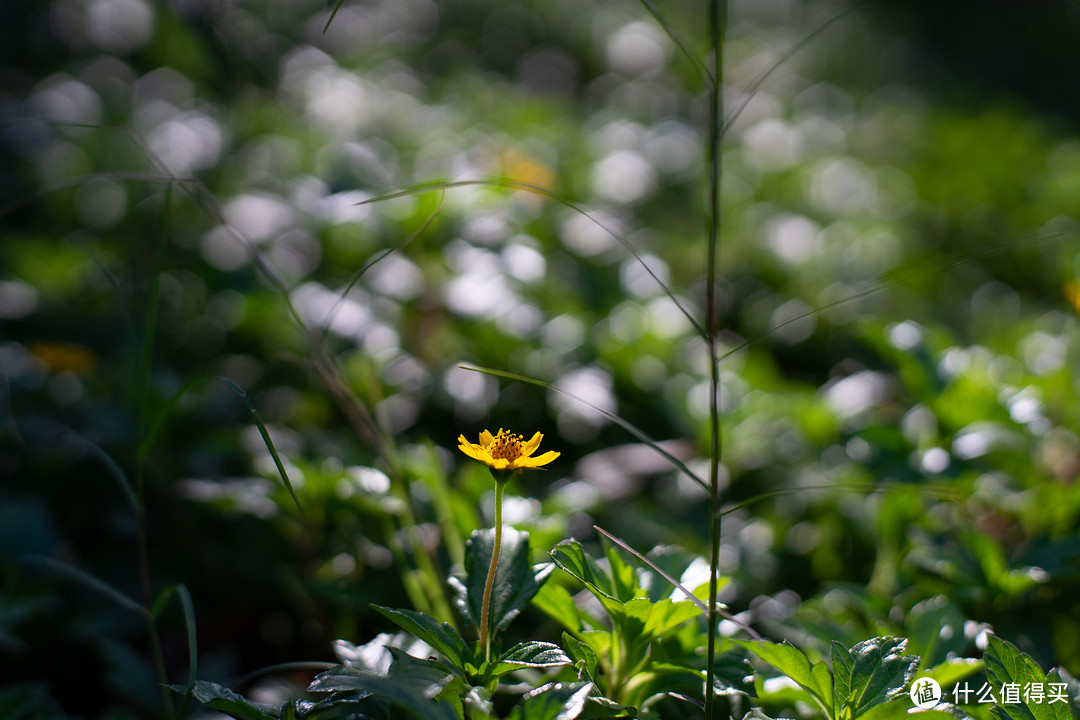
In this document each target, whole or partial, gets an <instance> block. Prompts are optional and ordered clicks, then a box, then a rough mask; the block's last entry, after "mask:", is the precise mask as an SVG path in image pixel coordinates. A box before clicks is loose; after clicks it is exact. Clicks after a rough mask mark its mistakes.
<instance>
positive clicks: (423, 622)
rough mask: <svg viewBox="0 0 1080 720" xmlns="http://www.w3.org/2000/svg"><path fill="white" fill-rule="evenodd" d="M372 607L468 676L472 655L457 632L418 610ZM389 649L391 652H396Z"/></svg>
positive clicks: (463, 674)
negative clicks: (440, 654)
mask: <svg viewBox="0 0 1080 720" xmlns="http://www.w3.org/2000/svg"><path fill="white" fill-rule="evenodd" d="M372 607H373V608H375V609H376V610H378V611H379V612H380V613H382V614H383V615H385V616H386V617H388V618H389V619H390V620H393V621H394V622H395V623H397V624H398V625H399V626H400V627H401V628H402V629H404V630H408V631H409V632H411V633H412V634H413V635H415V636H416V637H418V638H420V639H421V640H423V641H424V642H426V643H427V644H428V645H430V646H431V647H433V648H435V649H436V650H438V651H439V652H440V653H442V654H443V656H445V657H446V659H447V660H449V661H450V664H451V665H453V667H454V668H455V670H457V671H458V672H459V673H460V674H461V675H462V676H466V675H468V670H467V667H468V666H469V665H470V664H471V663H472V653H471V652H470V651H469V647H468V646H467V645H466V644H465V641H464V640H463V639H462V638H461V636H460V635H458V632H457V630H455V629H454V628H452V627H450V626H449V625H447V624H446V623H441V622H439V621H438V620H436V619H435V618H433V617H431V616H430V615H426V614H424V613H422V612H418V611H416V610H395V609H394V608H386V607H381V606H379V605H372ZM389 649H390V650H391V652H392V651H393V650H394V648H389Z"/></svg>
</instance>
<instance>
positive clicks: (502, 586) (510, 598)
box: [450, 527, 555, 631]
mask: <svg viewBox="0 0 1080 720" xmlns="http://www.w3.org/2000/svg"><path fill="white" fill-rule="evenodd" d="M494 546H495V531H494V529H492V528H487V529H484V530H476V531H474V532H473V534H472V536H471V537H469V540H468V542H466V543H465V578H464V580H462V579H460V578H451V579H450V586H451V588H452V589H453V590H454V604H455V606H456V607H457V609H458V612H459V613H460V614H461V617H462V619H463V620H465V622H468V623H472V624H474V625H479V624H480V613H481V610H482V608H483V603H484V586H485V585H486V583H487V573H488V567H489V566H490V565H491V555H492V551H493V550H494ZM554 569H555V568H554V567H553V566H551V565H550V564H543V565H538V566H536V567H533V565H532V548H531V547H530V545H529V533H527V532H523V531H519V530H514V529H513V528H510V527H504V528H503V531H502V545H501V547H500V550H499V566H498V569H497V570H496V572H495V583H494V585H492V590H491V607H490V612H491V617H490V623H491V627H492V628H493V629H494V630H496V631H497V630H502V629H505V628H506V626H507V625H509V624H510V621H512V620H513V619H514V618H515V617H517V615H518V613H520V612H521V611H522V610H523V609H524V608H525V607H526V606H527V605H528V604H529V603H530V602H531V601H532V599H533V597H535V595H536V593H537V592H539V590H540V588H541V586H542V585H543V584H544V581H546V580H547V578H548V577H549V576H550V575H551V573H552V572H553V571H554Z"/></svg>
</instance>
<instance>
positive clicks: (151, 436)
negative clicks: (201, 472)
mask: <svg viewBox="0 0 1080 720" xmlns="http://www.w3.org/2000/svg"><path fill="white" fill-rule="evenodd" d="M210 380H217V381H218V382H220V383H222V384H224V385H225V386H226V387H227V388H229V389H230V390H232V391H233V392H234V393H236V395H237V397H239V398H240V400H241V401H242V402H243V403H244V405H245V406H246V407H247V409H248V413H250V414H251V419H252V420H253V421H254V422H255V426H256V427H258V428H259V435H261V436H262V439H263V443H264V444H265V445H266V449H267V450H268V451H269V452H270V457H272V458H273V459H274V466H275V467H276V468H277V471H278V475H279V476H280V477H281V482H282V484H283V485H284V486H285V488H286V489H287V490H288V491H289V495H291V496H292V499H293V502H294V503H296V508H297V510H299V511H300V512H301V513H303V512H304V508H303V507H302V506H301V505H300V498H299V497H297V495H296V490H294V489H293V485H292V482H291V481H290V480H289V473H287V472H286V471H285V465H284V464H283V463H282V462H281V456H279V455H278V451H277V448H275V447H274V441H273V440H271V439H270V433H269V432H268V431H267V430H266V425H265V424H264V423H263V421H262V417H261V416H260V415H259V411H258V410H256V409H255V403H253V402H252V400H251V396H250V395H248V394H247V392H245V391H244V389H243V388H242V387H240V386H239V385H237V384H236V383H235V382H233V381H232V380H230V379H229V378H227V377H224V376H221V375H208V376H206V377H201V378H196V379H195V380H192V381H191V382H189V383H188V384H187V385H185V386H184V387H183V388H181V389H180V391H179V392H177V393H176V394H175V395H173V396H172V398H170V399H169V402H168V403H166V405H165V407H164V408H163V409H162V411H161V413H159V415H158V418H157V420H156V421H155V422H154V424H153V426H151V429H150V432H149V433H147V435H146V439H145V440H143V442H142V445H140V446H139V454H138V457H139V460H140V461H141V460H144V459H145V458H146V456H147V455H148V454H149V453H150V448H152V447H153V445H154V442H155V441H156V440H157V437H158V435H159V434H160V433H161V430H162V427H163V425H164V423H165V420H166V418H167V417H168V415H169V413H170V411H172V409H173V408H174V407H175V406H176V403H177V402H179V400H180V398H182V397H183V396H184V395H186V394H187V392H188V391H189V390H191V389H192V388H194V387H196V386H197V385H201V384H203V383H204V382H207V381H210Z"/></svg>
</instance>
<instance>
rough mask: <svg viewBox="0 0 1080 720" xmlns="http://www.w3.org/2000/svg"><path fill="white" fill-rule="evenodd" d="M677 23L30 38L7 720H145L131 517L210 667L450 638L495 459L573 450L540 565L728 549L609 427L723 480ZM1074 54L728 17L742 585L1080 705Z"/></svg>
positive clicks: (528, 515) (730, 307)
mask: <svg viewBox="0 0 1080 720" xmlns="http://www.w3.org/2000/svg"><path fill="white" fill-rule="evenodd" d="M649 5H650V6H651V7H652V8H654V9H655V10H656V12H657V13H658V14H659V16H660V17H661V18H662V23H660V22H657V20H656V18H654V17H653V15H652V14H651V13H650V12H649V10H648V8H647V7H646V6H645V5H643V4H642V3H639V2H635V1H633V0H585V1H584V2H583V1H581V0H576V1H575V2H569V1H568V0H520V1H517V0H515V1H513V2H511V1H508V0H439V1H438V2H436V1H435V0H345V2H344V3H343V4H342V5H341V6H340V8H339V9H338V10H337V12H336V14H333V11H334V7H333V6H332V5H331V4H328V3H327V2H325V1H324V0H168V1H164V0H53V1H51V2H47V1H45V0H38V1H34V0H13V1H9V2H5V3H4V4H3V6H2V7H0V238H2V242H0V408H2V409H0V548H2V552H0V572H2V574H3V577H4V582H3V589H2V590H0V667H2V673H3V676H4V678H5V682H6V683H7V688H6V689H4V690H3V691H0V697H3V698H6V699H7V700H8V701H10V703H24V704H23V705H18V704H10V705H9V706H11V707H37V708H39V711H40V712H41V713H42V715H41V716H42V717H57V718H62V717H68V716H72V717H76V716H82V717H91V716H93V717H98V716H104V715H107V716H109V717H118V718H120V717H123V718H127V717H144V716H151V715H153V714H154V713H155V712H156V708H157V707H158V703H159V701H160V697H159V694H158V690H157V688H156V682H157V681H156V678H155V675H154V670H153V664H152V662H151V659H150V651H149V649H148V648H149V645H148V640H147V636H146V625H145V623H144V622H143V620H142V619H141V618H140V617H139V616H138V613H135V612H132V611H131V610H130V608H128V607H125V606H124V605H123V603H119V602H116V600H115V598H113V597H111V596H110V595H109V593H107V592H102V591H101V589H100V587H95V586H94V585H93V582H92V581H91V578H92V579H96V581H99V582H101V583H104V584H107V586H108V587H110V588H112V589H114V590H115V591H117V592H119V593H121V594H123V595H124V596H126V597H128V598H131V599H134V601H135V602H138V603H142V602H144V590H143V587H142V580H143V576H142V574H141V571H140V561H139V551H138V548H139V545H140V542H141V541H140V536H141V531H140V521H139V518H140V516H141V517H142V518H144V519H145V523H144V526H145V537H146V540H147V548H148V553H147V555H148V558H149V562H148V568H149V575H148V576H147V577H148V579H149V583H150V587H151V590H152V592H151V596H150V597H151V598H157V597H158V596H159V593H160V592H161V591H162V590H163V589H165V588H168V587H170V586H173V585H176V584H180V583H182V584H184V585H185V586H186V587H187V589H188V590H189V591H190V594H191V597H192V599H193V604H194V608H195V615H196V617H197V623H198V641H199V645H198V648H199V676H200V678H203V679H208V680H214V681H217V682H232V681H233V680H235V679H236V678H238V677H240V676H243V675H245V674H246V673H249V672H252V671H255V670H258V669H259V668H263V667H267V666H270V665H274V664H275V663H282V662H288V661H296V660H331V659H332V658H333V655H332V649H331V646H332V641H333V640H334V639H336V638H344V639H346V640H349V641H351V642H354V643H363V642H367V641H368V640H370V639H371V638H372V637H374V636H375V634H376V633H378V632H380V631H384V630H387V629H388V628H387V626H386V622H385V621H384V620H382V619H379V618H377V617H375V616H374V613H372V612H371V611H370V610H369V609H368V604H369V603H373V602H376V603H380V604H384V605H391V606H401V607H409V606H418V605H419V606H421V608H420V609H425V610H428V611H430V612H432V613H434V614H436V615H439V614H440V613H442V612H444V610H445V606H444V605H441V603H445V598H441V597H440V592H441V591H440V589H439V583H438V580H439V579H440V578H444V577H445V575H446V574H447V573H449V572H451V571H452V569H453V567H454V565H455V562H460V558H461V543H462V542H463V538H465V537H467V536H468V533H469V532H470V531H471V530H472V529H474V528H477V527H482V526H484V525H486V524H489V523H490V522H491V507H492V488H491V481H490V477H489V476H488V475H487V473H486V471H485V469H484V468H482V467H481V466H479V465H478V464H476V463H471V462H470V461H468V460H467V459H466V458H465V457H464V456H462V455H460V453H458V452H457V450H456V444H457V443H456V438H457V437H458V435H459V434H461V433H464V434H465V435H466V437H467V438H469V439H470V440H475V439H476V435H477V433H478V432H479V431H480V430H482V429H484V428H489V429H491V430H493V431H494V430H497V429H498V428H499V427H505V428H508V429H511V430H514V431H515V432H521V433H524V434H526V435H531V434H532V433H533V432H535V431H541V432H543V433H545V439H544V445H543V447H542V448H541V449H542V450H547V449H553V450H558V451H560V452H561V453H562V456H561V457H560V458H559V460H558V461H557V462H556V463H554V464H552V465H551V466H549V469H548V470H547V471H546V472H539V471H538V472H533V473H528V474H525V475H523V476H522V477H521V478H520V479H519V480H518V481H517V482H516V483H515V485H513V486H512V487H511V493H510V494H511V495H512V496H513V497H512V498H511V497H508V507H507V520H508V521H509V522H512V523H514V524H515V525H516V526H518V527H520V528H523V529H527V530H529V531H530V532H531V533H532V538H533V548H534V550H535V551H536V552H537V560H538V561H540V560H542V559H543V557H544V553H545V552H546V551H547V550H548V549H550V547H551V546H552V545H553V544H554V543H555V542H557V541H558V540H559V539H561V538H564V537H570V536H573V537H577V538H579V539H581V540H582V541H585V542H588V543H596V542H597V539H596V534H595V531H594V530H593V529H592V525H593V524H594V523H595V524H599V525H601V526H603V527H605V528H606V529H607V530H609V531H610V532H612V533H614V534H616V535H619V536H620V537H622V538H624V539H625V540H626V541H627V542H629V543H631V544H632V545H634V546H635V547H638V548H640V549H642V550H645V549H648V548H651V547H653V546H656V545H658V544H670V545H678V546H680V547H682V548H684V549H686V550H688V551H690V552H693V553H703V552H704V549H705V548H706V546H707V542H708V523H707V520H708V518H707V511H708V504H707V501H706V498H705V496H704V494H703V493H702V492H701V490H700V488H699V487H698V486H697V485H695V484H694V483H693V482H692V481H690V480H689V479H687V478H686V477H685V476H680V475H679V474H678V473H676V472H675V471H674V470H673V468H672V467H671V466H670V465H669V464H668V463H667V462H666V461H664V460H663V459H662V458H660V457H659V456H658V455H657V454H656V453H655V452H653V450H652V449H650V448H649V447H648V446H647V445H645V444H642V443H639V442H638V441H637V440H636V439H635V438H634V437H633V436H632V435H631V434H629V433H628V432H627V431H626V430H625V429H623V428H622V427H620V426H619V424H617V423H614V422H612V420H611V414H617V415H618V416H619V417H621V418H624V419H625V420H626V421H629V422H630V423H633V424H634V425H636V426H637V427H638V428H640V429H641V430H643V431H644V432H645V433H647V434H648V435H649V436H650V437H652V438H655V439H656V440H658V441H661V442H662V443H663V446H664V448H665V449H666V450H668V451H669V452H671V453H672V454H673V455H675V456H676V457H678V458H680V459H681V460H683V461H685V462H686V463H687V465H688V466H689V467H690V468H691V469H693V470H695V471H697V472H699V474H704V473H705V470H706V467H707V460H706V458H705V453H706V452H707V448H708V443H707V439H708V423H707V413H708V405H709V392H710V390H709V385H708V382H707V381H708V357H707V353H706V348H705V344H704V342H703V340H702V339H701V337H700V335H699V333H698V331H697V330H696V328H695V324H696V325H698V326H700V325H701V324H703V323H704V297H705V292H704V269H703V268H704V262H705V261H704V259H705V255H706V247H705V220H704V211H705V206H704V199H705V196H706V190H705V184H704V177H705V175H704V151H703V145H704V138H705V131H706V127H705V125H706V122H707V99H706V84H705V83H706V80H705V77H704V75H703V71H702V67H703V66H702V63H706V62H708V53H709V47H708V38H707V37H705V33H704V28H705V25H706V23H705V18H706V16H707V4H706V2H704V0H678V1H675V0H654V2H652V3H650V4H649ZM332 14H333V17H332V20H331V16H332ZM1078 33H1080V8H1078V7H1076V6H1074V5H1073V4H1071V3H1068V2H1064V1H1058V0H1055V1H1051V0H1038V1H1036V2H1025V3H1012V2H1003V1H1001V0H998V1H995V2H979V3H975V2H970V1H968V0H963V1H955V2H951V3H948V4H947V5H945V6H942V5H941V4H940V3H931V2H895V1H892V0H882V1H880V2H867V3H855V4H850V3H842V2H830V1H828V0H814V1H811V0H737V1H733V2H731V3H730V19H729V28H728V37H727V44H726V47H725V73H726V76H725V78H724V88H725V92H724V95H725V105H726V110H727V112H728V113H729V119H730V123H729V124H728V125H727V126H726V127H725V135H724V142H725V150H724V158H723V164H724V165H723V170H724V177H723V202H724V208H723V212H724V215H723V237H722V240H721V247H720V268H721V269H720V280H719V292H718V295H719V302H720V310H721V323H722V327H723V333H722V338H721V339H722V346H723V348H724V352H725V357H724V359H723V361H722V364H721V381H722V389H721V394H720V403H721V407H722V411H723V414H724V441H723V442H724V454H723V480H724V485H725V490H724V497H725V500H726V501H728V502H730V503H741V502H745V503H746V504H745V505H744V506H743V507H741V508H739V509H737V510H735V511H733V512H732V513H731V514H729V515H728V516H726V518H725V520H724V537H725V541H724V546H723V548H722V553H721V559H722V564H723V569H724V572H725V573H727V574H729V575H730V576H731V578H732V581H731V583H730V584H729V585H728V586H727V587H726V588H725V591H724V592H725V595H724V599H725V601H726V602H728V603H729V605H730V606H731V608H732V609H733V611H736V612H744V613H746V615H745V617H746V619H748V620H749V621H752V622H753V623H755V625H756V626H757V627H759V629H761V630H762V631H763V632H766V633H768V634H769V635H770V636H771V637H773V639H776V640H779V639H782V638H785V637H786V638H789V639H792V640H793V641H798V642H801V643H803V645H800V647H807V648H811V649H812V648H815V647H827V644H828V640H829V639H831V638H840V639H845V640H850V641H851V642H854V641H857V640H861V639H865V638H866V637H869V636H871V635H872V634H876V633H878V632H884V631H889V632H897V633H900V634H903V633H904V632H905V631H906V630H905V628H906V626H905V622H906V621H907V618H909V616H910V614H911V613H912V612H913V608H920V609H921V610H920V612H922V613H923V616H924V617H933V618H937V619H938V620H941V619H942V618H946V619H947V620H948V622H950V623H952V624H953V625H954V626H955V627H956V628H957V629H958V631H957V633H956V634H955V637H952V638H951V639H949V640H948V642H945V641H943V643H944V644H943V646H942V650H941V651H942V652H946V651H954V652H958V653H964V652H971V651H972V650H973V649H974V642H975V639H976V638H977V636H978V635H979V633H980V632H981V631H982V630H983V629H986V628H987V627H992V628H993V629H994V630H995V631H997V632H999V633H1000V634H1002V635H1003V636H1004V637H1006V638H1008V639H1009V640H1010V641H1012V642H1014V643H1016V644H1017V645H1019V646H1020V647H1021V648H1022V649H1024V650H1025V651H1028V652H1030V653H1032V654H1033V655H1034V656H1035V657H1036V658H1037V659H1038V660H1039V661H1040V662H1042V663H1043V665H1044V666H1049V665H1051V664H1060V665H1063V666H1064V667H1065V668H1066V670H1068V671H1069V672H1071V673H1074V674H1075V673H1078V672H1080V618H1078V617H1077V616H1076V614H1075V597H1076V592H1077V591H1078V590H1080V559H1078V558H1080V535H1078V534H1077V530H1076V528H1077V525H1078V522H1077V521H1078V515H1080V488H1078V486H1077V483H1076V478H1077V474H1078V472H1080V436H1078V433H1080V404H1078V403H1077V392H1078V385H1077V382H1078V370H1080V365H1078V363H1077V360H1078V353H1080V323H1078V319H1077V312H1078V308H1080V284H1078V283H1080V280H1078V279H1080V266H1078V264H1077V261H1076V258H1077V252H1078V249H1080V248H1078V242H1077V235H1076V229H1077V217H1078V214H1080V142H1078V140H1077V131H1078V127H1080V93H1077V91H1076V90H1077V88H1078V87H1080V64H1077V63H1076V62H1075V61H1074V60H1073V53H1071V52H1070V51H1069V49H1070V48H1072V47H1073V46H1074V44H1073V43H1074V39H1075V38H1076V37H1077V36H1078ZM688 55H689V56H690V57H689V58H688ZM475 181H483V182H475ZM447 182H449V183H451V185H450V186H447V185H446V183H447ZM417 183H429V184H427V185H423V186H420V187H415V184H417ZM526 186H527V187H526ZM401 188H411V189H410V190H409V191H407V192H402V193H397V194H395V191H396V190H399V189H401ZM536 188H542V189H545V190H549V191H550V192H536V191H535V189H536ZM388 194H389V197H387V196H388ZM366 201H370V202H366ZM463 364H464V365H475V366H481V367H488V368H494V369H497V370H501V371H507V372H510V373H517V374H522V375H526V376H529V377H533V378H537V379H539V380H542V381H543V383H542V384H539V385H534V384H529V383H522V382H515V381H512V380H507V379H502V378H498V377H494V376H491V375H484V374H480V373H477V372H473V371H470V370H466V369H463V368H462V367H461V366H462V365H463ZM218 378H224V379H226V380H227V381H228V382H225V381H223V380H221V379H218ZM237 390H242V391H243V392H244V393H246V395H242V394H241V393H239V392H237ZM567 393H568V394H569V395H568V394H567ZM245 400H247V401H249V402H250V404H251V407H253V408H254V409H255V410H256V411H257V415H258V421H259V422H261V423H263V424H264V426H265V428H266V432H267V434H268V436H269V437H270V438H272V441H273V447H274V448H275V449H276V452H277V453H278V455H279V457H280V461H281V465H282V468H283V469H284V471H285V472H286V473H287V476H288V478H289V479H290V482H291V483H292V485H293V488H294V489H295V492H296V496H297V499H298V500H299V502H300V505H301V506H302V507H303V512H302V513H301V512H299V511H298V510H297V508H296V504H295V503H294V501H293V499H292V498H291V497H290V493H289V490H288V489H286V488H285V486H284V485H283V483H282V481H281V479H280V473H279V471H278V469H277V467H276V463H275V460H274V457H273V456H272V454H271V453H270V452H269V450H268V445H267V443H266V442H265V440H264V438H263V435H262V433H261V432H260V427H259V422H256V421H255V416H254V415H253V414H252V412H251V411H250V409H249V406H248V405H247V404H246V403H245ZM140 486H141V488H142V495H143V496H144V498H143V500H142V502H141V503H140V501H139V499H138V498H137V497H136V498H133V497H132V495H133V492H134V491H133V490H132V488H138V487H140ZM763 493H774V494H772V495H770V496H768V497H766V498H763V499H761V498H759V496H760V495H762V494H763ZM134 494H138V493H137V492H135V493H134ZM139 508H141V511H140V510H139ZM43 559H47V560H43ZM50 563H51V564H50ZM58 568H60V569H65V568H66V569H67V570H64V571H59V570H58ZM927 608H932V609H933V612H932V613H929V611H928V610H927ZM529 618H531V619H529ZM444 619H452V618H450V617H446V618H444ZM942 622H943V621H942ZM158 626H159V629H160V634H161V643H162V647H163V656H164V662H165V666H166V669H167V674H168V677H169V679H170V681H172V682H182V681H183V678H184V677H186V672H187V667H188V663H187V652H188V650H187V645H186V639H185V629H184V622H183V616H182V613H181V611H180V608H179V605H177V604H176V603H175V602H171V603H167V604H165V605H164V606H163V607H162V608H161V610H160V613H159V616H158ZM517 627H519V628H522V627H524V628H531V629H522V630H519V632H522V633H524V634H530V633H532V634H533V635H535V634H536V633H537V632H540V633H542V632H547V631H552V629H551V628H547V629H546V630H545V627H546V626H544V625H543V620H542V618H541V617H540V615H539V614H537V615H535V616H526V618H525V619H523V620H521V621H519V623H518V625H517ZM536 628H540V630H536ZM907 629H908V630H909V629H910V628H907ZM530 636H532V635H530ZM26 716H27V717H38V715H31V714H28V715H26Z"/></svg>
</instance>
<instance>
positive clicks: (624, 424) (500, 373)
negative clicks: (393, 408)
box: [458, 365, 709, 492]
mask: <svg viewBox="0 0 1080 720" xmlns="http://www.w3.org/2000/svg"><path fill="white" fill-rule="evenodd" d="M458 367H460V368H461V369H462V370H472V371H473V372H479V373H484V374H485V375H493V376H495V377H501V378H505V379H506V380H516V381H518V382H523V383H528V384H530V385H536V386H539V387H542V388H547V389H548V390H552V391H554V392H557V393H559V394H560V395H562V396H564V397H568V398H570V399H571V400H573V401H574V402H577V403H581V404H582V405H584V406H585V407H587V408H589V409H591V410H594V411H596V412H598V413H600V414H601V415H603V416H604V417H606V418H607V419H608V420H611V421H612V422H613V423H615V424H616V425H618V426H619V427H621V428H622V429H623V430H626V431H627V432H628V433H630V434H631V435H633V436H634V437H636V438H637V439H638V440H640V441H641V442H643V443H645V444H646V445H648V446H649V447H651V448H652V449H653V450H654V451H656V453H657V454H659V455H661V456H662V457H663V458H664V459H665V460H667V461H668V462H669V463H671V464H672V465H674V466H675V468H677V469H678V470H680V471H681V472H682V473H683V474H685V475H686V476H687V477H688V478H690V479H691V480H693V481H694V482H696V483H697V484H698V485H700V486H701V487H702V489H704V490H705V491H706V492H708V490H709V485H708V483H706V482H705V481H704V480H703V479H702V478H701V476H699V475H698V474H697V473H695V472H694V471H693V470H691V469H690V468H689V467H687V465H686V463H684V462H683V461H682V460H680V459H679V458H677V457H675V456H674V455H672V454H671V453H669V452H668V451H667V450H665V449H664V448H662V447H660V444H659V443H658V442H656V441H655V440H653V439H652V438H651V437H649V436H648V435H647V434H646V433H645V431H644V430H641V429H640V428H638V427H637V426H636V425H634V424H633V423H631V422H630V421H628V420H624V419H623V418H621V417H619V416H618V415H616V414H615V413H612V412H609V411H607V410H604V409H603V408H599V407H597V406H596V405H593V404H592V403H590V402H588V401H587V400H584V399H582V398H580V397H578V396H577V395H575V394H573V393H571V392H567V391H566V390H563V389H561V388H559V387H558V386H557V385H553V384H552V383H549V382H545V381H544V380H538V379H537V378H532V377H528V376H527V375H518V374H517V373H512V372H507V371H505V370H495V369H492V368H484V367H474V366H471V365H458Z"/></svg>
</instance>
